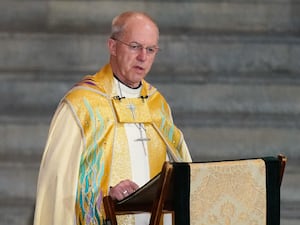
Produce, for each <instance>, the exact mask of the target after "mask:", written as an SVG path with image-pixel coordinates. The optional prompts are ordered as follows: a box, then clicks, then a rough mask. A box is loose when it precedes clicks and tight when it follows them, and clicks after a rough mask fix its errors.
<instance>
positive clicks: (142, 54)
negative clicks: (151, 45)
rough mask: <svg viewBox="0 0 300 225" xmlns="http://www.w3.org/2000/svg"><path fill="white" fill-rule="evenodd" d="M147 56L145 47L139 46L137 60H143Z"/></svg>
mask: <svg viewBox="0 0 300 225" xmlns="http://www.w3.org/2000/svg"><path fill="white" fill-rule="evenodd" d="M146 58H147V49H146V48H141V49H140V51H139V54H138V60H140V61H145V60H146Z"/></svg>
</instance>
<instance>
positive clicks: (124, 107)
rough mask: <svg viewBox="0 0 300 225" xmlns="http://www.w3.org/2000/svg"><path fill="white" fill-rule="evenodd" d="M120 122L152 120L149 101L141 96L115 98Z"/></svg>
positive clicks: (115, 106)
mask: <svg viewBox="0 0 300 225" xmlns="http://www.w3.org/2000/svg"><path fill="white" fill-rule="evenodd" d="M112 102H113V106H114V109H115V112H116V114H117V117H118V121H119V122H120V123H150V122H151V121H152V119H151V115H150V112H149V108H148V104H147V101H145V100H143V99H141V98H113V99H112Z"/></svg>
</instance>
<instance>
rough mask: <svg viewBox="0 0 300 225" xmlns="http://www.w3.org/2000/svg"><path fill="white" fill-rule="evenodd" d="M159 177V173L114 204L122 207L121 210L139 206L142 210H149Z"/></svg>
mask: <svg viewBox="0 0 300 225" xmlns="http://www.w3.org/2000/svg"><path fill="white" fill-rule="evenodd" d="M159 178H160V173H159V174H158V175H156V176H155V177H154V178H152V179H151V180H150V181H148V182H147V183H146V184H144V185H143V186H142V187H140V188H139V189H137V190H136V191H135V192H133V193H132V194H130V195H128V196H127V197H125V198H124V199H122V200H121V201H117V202H116V205H115V206H116V207H117V208H119V209H122V211H123V210H124V211H132V210H137V209H141V208H142V209H143V210H144V212H149V211H151V209H152V204H153V201H154V199H155V198H156V195H157V189H158V186H159ZM141 206H143V207H141ZM137 213H138V212H137Z"/></svg>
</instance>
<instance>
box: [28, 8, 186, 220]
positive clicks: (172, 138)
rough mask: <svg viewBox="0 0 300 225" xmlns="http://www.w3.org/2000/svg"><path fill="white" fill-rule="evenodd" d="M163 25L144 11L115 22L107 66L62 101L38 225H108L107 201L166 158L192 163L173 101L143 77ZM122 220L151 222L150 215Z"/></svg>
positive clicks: (41, 185) (44, 167)
mask: <svg viewBox="0 0 300 225" xmlns="http://www.w3.org/2000/svg"><path fill="white" fill-rule="evenodd" d="M158 39H159V29H158V27H157V25H156V23H155V22H154V21H153V20H152V19H151V18H150V17H149V16H148V15H146V14H144V13H140V12H125V13H122V14H121V15H119V16H117V17H116V18H114V20H113V21H112V33H111V37H110V38H109V39H108V42H107V45H108V49H109V52H110V61H109V64H107V65H105V66H104V67H103V68H102V69H101V70H100V71H99V72H98V73H96V74H95V75H92V76H86V77H85V78H83V80H81V81H80V82H79V83H77V84H76V85H75V86H74V87H73V88H72V89H71V90H70V91H69V92H68V93H67V94H66V95H65V96H64V98H63V99H62V101H61V102H60V104H59V106H58V108H57V110H56V113H55V115H54V117H53V120H52V122H51V126H50V130H49V136H48V140H47V144H46V147H45V151H44V155H43V159H42V163H41V167H40V173H39V179H38V186H37V187H38V188H37V189H38V190H37V200H36V210H35V218H34V224H35V225H54V224H55V225H73V224H78V225H79V224H80V225H81V224H82V225H83V224H84V225H88V224H105V214H104V210H103V206H102V198H103V196H105V195H110V196H111V197H112V198H113V199H117V200H121V199H123V198H124V197H126V196H127V195H129V194H131V193H132V192H134V191H135V190H136V189H137V188H138V187H139V186H141V185H143V184H145V183H146V182H147V181H149V179H151V178H152V177H154V176H155V175H156V174H157V173H159V172H160V170H161V168H162V165H163V163H164V161H166V160H172V161H191V157H190V154H189V151H188V149H187V147H186V144H185V141H184V139H183V135H182V133H181V131H180V130H179V129H178V128H176V126H175V125H174V124H173V120H172V116H171V111H170V108H169V105H168V104H167V102H166V101H165V99H164V98H163V96H162V95H161V94H160V93H159V92H158V91H157V89H156V88H155V87H153V86H151V85H150V84H149V83H147V82H146V81H145V80H144V78H145V77H146V75H147V74H148V72H149V71H150V69H151V66H152V64H153V61H154V59H155V56H156V54H157V52H158V51H159V47H158ZM118 220H119V224H126V225H130V224H139V225H140V224H147V223H148V220H149V217H147V216H146V215H143V214H142V215H137V216H122V217H120V218H118Z"/></svg>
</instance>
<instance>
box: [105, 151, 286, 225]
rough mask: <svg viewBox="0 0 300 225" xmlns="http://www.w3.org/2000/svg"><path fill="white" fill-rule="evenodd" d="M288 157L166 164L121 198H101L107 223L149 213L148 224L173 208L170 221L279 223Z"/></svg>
mask: <svg viewBox="0 0 300 225" xmlns="http://www.w3.org/2000/svg"><path fill="white" fill-rule="evenodd" d="M286 161H287V158H286V157H285V156H283V155H279V156H278V157H262V158H251V159H250V158H248V159H238V160H225V161H217V162H216V161H215V162H211V161H210V162H193V163H171V162H165V163H164V165H163V168H162V171H161V173H160V174H158V175H157V176H156V177H154V178H153V179H152V180H150V181H149V182H148V183H147V184H145V185H144V186H143V187H141V188H140V189H138V190H137V191H136V192H135V193H133V194H131V195H129V196H127V197H126V198H125V199H123V200H122V201H113V200H112V199H111V198H110V196H105V197H104V198H103V203H104V209H105V213H106V217H107V221H108V223H110V224H111V225H117V217H116V216H117V215H124V214H135V213H141V212H149V213H151V218H150V222H149V224H150V225H158V224H160V219H161V216H162V214H164V213H166V212H172V213H173V215H174V221H173V224H175V225H202V224H205V225H209V224H229V225H230V224H232V225H235V224H239V225H248V224H249V222H251V224H259V225H279V224H280V186H281V181H282V177H283V174H284V169H285V165H286Z"/></svg>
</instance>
